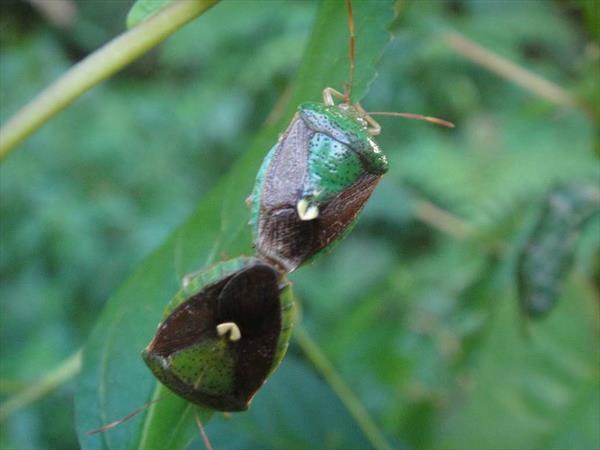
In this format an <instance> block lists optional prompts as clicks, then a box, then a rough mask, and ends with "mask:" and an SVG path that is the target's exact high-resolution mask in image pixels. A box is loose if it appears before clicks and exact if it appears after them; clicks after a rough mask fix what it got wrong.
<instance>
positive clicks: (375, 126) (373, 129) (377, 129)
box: [354, 102, 381, 136]
mask: <svg viewBox="0 0 600 450" xmlns="http://www.w3.org/2000/svg"><path fill="white" fill-rule="evenodd" d="M354 108H356V110H357V111H358V112H359V113H360V114H361V115H362V116H363V118H364V119H365V120H366V121H367V123H368V124H369V125H371V126H370V127H369V128H367V133H369V135H370V136H377V135H378V134H380V133H381V125H379V123H378V122H377V121H376V120H375V119H373V118H372V117H371V116H370V115H369V113H367V112H366V111H365V110H364V108H363V107H362V106H361V104H360V103H358V102H356V103H355V104H354Z"/></svg>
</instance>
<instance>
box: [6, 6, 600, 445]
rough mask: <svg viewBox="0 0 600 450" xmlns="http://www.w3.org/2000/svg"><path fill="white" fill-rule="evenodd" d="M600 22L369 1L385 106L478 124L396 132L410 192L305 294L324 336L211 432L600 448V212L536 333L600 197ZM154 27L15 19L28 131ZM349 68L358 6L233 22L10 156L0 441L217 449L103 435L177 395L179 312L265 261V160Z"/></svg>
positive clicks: (361, 33)
mask: <svg viewBox="0 0 600 450" xmlns="http://www.w3.org/2000/svg"><path fill="white" fill-rule="evenodd" d="M594 5H595V3H594V1H593V0H590V1H581V2H571V1H543V0H539V1H534V0H528V1H511V0H506V1H485V0H480V1H475V0H456V1H427V2H425V1H401V2H397V3H396V4H395V5H393V6H394V7H395V10H396V14H397V15H396V17H395V18H393V16H392V10H391V8H392V4H391V2H382V3H380V4H377V5H375V6H373V4H372V2H355V16H356V17H355V20H356V22H357V29H358V36H357V45H358V46H359V48H358V56H357V67H358V72H357V79H358V83H357V86H356V93H357V96H358V97H362V95H364V94H365V93H366V92H367V90H368V95H366V97H365V98H364V100H363V101H362V104H363V106H365V108H366V109H367V110H378V111H410V112H417V113H426V114H430V115H438V116H441V117H444V118H447V119H450V120H452V121H454V122H456V124H457V128H456V130H453V131H449V130H445V129H441V128H437V127H433V126H431V125H428V124H424V123H418V122H414V123H411V122H407V121H401V120H399V119H393V118H389V119H388V118H386V119H382V120H381V123H382V126H383V130H384V131H383V134H382V136H381V137H380V138H378V142H379V144H380V145H381V147H382V148H383V149H384V151H385V152H386V153H387V154H388V156H389V159H390V163H391V169H390V173H389V174H388V175H386V177H385V178H384V180H383V181H382V183H381V185H380V186H379V187H378V189H377V191H376V192H375V194H374V196H373V198H372V199H371V201H370V203H369V204H368V206H367V208H366V210H365V211H364V213H363V215H362V216H361V220H360V221H359V223H358V225H357V226H356V228H355V230H354V231H353V233H352V234H351V235H350V237H349V238H348V239H347V240H346V241H344V242H343V243H342V244H340V245H339V246H338V247H337V248H336V249H335V250H334V251H333V252H332V253H331V254H329V255H327V256H325V257H323V258H321V259H319V260H318V261H317V262H315V263H314V264H313V265H311V266H309V267H306V268H303V269H301V270H299V271H298V272H297V273H294V274H293V275H292V280H293V282H294V290H295V292H296V294H297V297H298V302H299V304H300V305H301V310H302V320H301V328H299V334H298V339H297V343H293V345H292V348H291V350H290V354H289V355H288V357H287V358H286V360H285V362H284V364H283V365H282V367H281V368H280V369H279V371H278V372H277V373H276V374H275V375H274V376H273V378H272V379H271V380H270V381H269V382H268V383H267V384H266V385H265V387H264V389H263V390H262V391H261V392H260V393H259V394H258V395H257V397H256V398H255V400H254V403H253V406H252V408H251V410H250V411H249V412H248V413H244V414H236V415H234V416H233V417H232V418H230V419H228V420H226V419H224V418H223V417H222V416H221V415H219V416H217V415H215V416H214V417H213V418H212V420H210V421H209V422H208V423H207V432H208V434H209V436H210V439H211V441H212V443H213V445H214V447H215V448H216V449H221V448H244V449H248V448H261V449H262V448H370V447H373V446H379V447H380V448H385V446H386V445H389V446H391V447H393V448H407V449H412V448H415V449H416V448H445V449H478V450H479V449H500V448H502V449H542V448H544V449H548V448H556V449H581V450H588V449H589V450H591V449H595V448H599V447H600V426H599V425H598V424H599V423H600V369H599V367H600V366H599V365H600V350H599V348H598V337H599V327H600V317H599V314H598V306H599V304H598V301H599V299H598V287H599V283H600V261H599V256H598V255H599V254H598V252H599V248H600V232H599V227H600V218H599V217H598V216H596V218H594V219H592V220H591V221H590V222H588V223H587V224H586V226H585V228H584V229H583V230H582V235H581V237H580V239H579V245H578V246H577V249H576V252H575V255H574V262H573V265H572V267H571V268H570V270H569V271H568V276H566V277H565V279H564V280H563V281H564V284H563V286H562V289H561V295H560V298H559V300H558V302H557V305H556V308H555V309H554V310H553V311H551V313H550V314H549V315H548V316H547V317H546V318H543V319H539V320H535V321H534V320H532V319H527V318H525V317H523V315H522V314H521V313H520V310H519V304H518V299H517V281H516V280H517V277H516V267H517V260H518V257H519V254H520V252H521V251H522V249H523V246H524V242H525V240H526V239H527V235H528V233H530V232H531V230H532V225H533V224H534V222H535V221H536V220H537V217H538V216H539V209H540V206H541V204H542V203H543V199H544V198H545V196H546V195H547V193H548V190H549V189H551V188H552V187H554V186H555V185H556V184H557V183H560V182H567V181H571V182H572V181H577V182H582V181H583V182H591V183H596V184H597V183H598V182H599V180H600V178H599V177H600V167H599V165H598V159H597V158H598V157H597V153H596V154H595V151H596V152H597V151H598V150H597V149H598V129H597V118H598V112H597V111H596V110H594V109H593V108H594V107H593V106H590V105H594V104H595V103H597V102H595V101H594V100H598V99H599V97H598V90H597V86H598V84H597V83H598V69H597V67H598V62H599V58H600V50H599V47H598V41H597V36H595V35H594V33H597V30H598V26H599V22H597V19H598V16H597V14H598V8H597V6H596V8H594ZM596 5H597V4H596ZM129 7H130V4H129V2H104V1H101V2H99V1H91V0H90V1H80V2H77V3H76V12H75V15H74V16H73V17H72V18H71V20H70V21H68V22H65V23H64V24H63V23H59V22H57V21H56V20H54V21H52V20H49V18H48V16H47V13H46V14H41V13H40V11H39V10H37V9H34V8H33V7H32V6H31V4H30V3H26V2H5V3H3V4H2V15H1V16H0V17H1V18H0V21H1V22H0V29H1V30H2V31H1V32H0V45H1V52H2V53H1V64H0V81H1V84H0V105H1V107H0V121H1V122H5V121H6V119H7V118H8V117H10V116H11V115H12V114H13V113H14V112H15V111H16V110H17V109H18V108H19V107H21V106H22V105H23V103H24V102H25V101H26V100H27V99H29V98H31V97H32V96H33V95H35V94H36V93H37V92H38V91H39V90H40V89H41V88H42V87H43V86H45V85H47V84H48V83H49V82H50V81H52V80H54V79H56V78H57V77H58V76H60V75H61V74H62V73H64V72H65V71H66V70H67V69H68V67H70V66H71V65H72V64H73V63H74V62H76V61H78V60H80V59H81V58H82V57H84V56H85V55H87V54H88V53H90V52H91V51H93V50H95V49H96V48H98V47H99V46H100V45H102V44H103V43H104V42H106V41H108V40H109V39H111V38H112V37H113V36H115V35H116V34H118V33H120V32H122V31H123V30H124V28H125V21H126V15H127V11H128V9H129ZM594 14H596V16H594ZM388 27H389V29H390V30H391V31H392V33H393V36H394V39H393V40H391V41H390V42H389V43H387V45H386V41H387V38H386V34H385V33H384V30H385V29H386V28H388ZM455 33H460V34H458V35H457V34H455ZM465 38H466V39H467V40H465ZM473 42H476V43H477V44H479V45H481V46H483V47H484V48H485V49H486V50H484V51H483V53H481V52H479V53H478V52H473V47H472V45H471V43H473ZM381 52H383V54H382V56H381V59H380V60H379V56H380V53H381ZM493 55H498V56H499V57H501V58H504V60H505V61H511V62H512V63H514V64H515V65H516V66H514V65H508V66H506V65H504V66H502V65H501V66H500V67H501V68H502V67H504V69H505V70H499V69H498V66H497V65H496V66H494V65H493V63H492V67H490V59H489V58H490V57H491V58H492V59H491V61H492V62H493V61H496V62H497V61H498V60H497V59H494V56H493ZM376 60H379V62H378V64H377V72H378V77H377V78H376V79H375V80H374V81H373V83H372V84H371V85H370V86H369V81H370V79H371V78H372V77H373V75H374V73H373V70H374V62H375V61H376ZM519 67H520V68H522V69H526V70H527V71H530V72H529V73H532V74H536V76H533V77H529V75H528V73H524V72H523V71H522V69H519ZM346 71H347V25H346V11H345V8H344V7H343V5H342V4H341V3H339V4H338V3H337V2H330V3H328V4H325V5H321V6H319V4H318V3H317V2H309V1H298V2H279V1H228V2H223V3H221V4H219V5H217V6H216V7H214V8H213V9H211V10H210V11H208V12H207V13H206V14H205V15H203V16H201V17H200V18H199V19H197V20H196V21H195V22H194V23H192V24H191V25H189V26H187V27H186V28H184V29H182V30H181V31H180V32H178V33H177V34H176V35H174V36H173V37H172V38H170V39H169V40H168V41H167V42H166V43H165V44H163V45H162V46H161V47H160V48H158V49H157V50H156V51H154V52H152V53H150V54H148V55H147V56H145V57H144V58H142V59H141V60H140V61H138V62H136V63H135V64H134V65H132V66H130V67H129V68H128V69H127V70H125V71H124V72H122V73H120V74H119V75H117V76H116V77H114V78H112V79H111V80H110V81H109V82H107V83H105V84H104V85H102V86H99V87H97V88H96V89H94V90H93V91H92V92H90V93H88V94H86V95H85V96H84V97H83V98H82V99H80V100H79V101H78V102H76V103H75V104H74V105H73V106H72V107H71V108H70V109H68V110H66V111H65V112H64V113H63V114H61V115H59V116H57V117H56V119H55V120H53V121H52V122H51V123H50V124H48V125H47V126H46V127H44V128H43V129H41V130H40V131H39V132H38V133H37V134H35V135H34V136H32V137H31V138H30V139H29V140H28V141H27V142H25V143H24V144H23V145H22V146H21V148H19V149H18V150H17V151H16V152H15V153H14V154H11V155H10V156H9V157H8V158H7V159H6V160H5V161H3V163H2V166H1V168H0V170H1V172H0V174H1V177H0V213H1V220H2V223H1V229H0V232H1V233H0V239H1V241H0V245H1V252H0V271H1V272H0V273H1V275H2V283H1V285H0V301H1V302H2V303H1V305H2V310H1V315H0V325H1V329H0V333H1V334H0V339H1V341H0V344H1V348H0V350H1V358H0V361H1V362H0V388H1V392H0V394H1V395H2V399H3V404H2V405H3V408H4V409H0V412H1V413H0V420H2V423H0V426H1V436H0V447H2V448H10V449H34V448H40V449H46V448H61V449H67V448H77V447H79V445H80V444H81V445H82V446H83V447H84V448H114V449H122V448H134V447H136V448H151V444H154V445H156V446H158V445H159V444H161V445H164V446H165V447H167V446H168V447H169V448H180V447H185V445H186V444H187V442H188V440H189V439H188V438H190V437H193V436H195V435H196V434H197V433H196V432H195V430H194V428H193V423H192V421H191V419H190V414H189V408H187V407H186V405H185V403H183V402H179V401H178V400H177V399H173V398H169V399H167V400H166V401H163V402H161V403H159V404H157V405H155V406H156V407H155V408H153V409H152V410H151V411H150V412H151V414H148V412H146V413H144V414H141V415H140V416H138V417H136V418H134V419H132V420H131V421H130V422H127V423H125V424H123V425H121V426H120V427H118V428H116V429H114V430H111V431H109V432H107V433H105V434H104V435H102V436H95V437H93V438H90V437H86V436H85V432H86V431H89V430H90V429H93V428H95V427H98V426H100V425H101V424H104V423H108V422H110V421H112V420H115V419H118V418H120V417H122V416H124V415H125V414H127V413H128V412H130V411H132V410H133V409H135V408H136V407H138V406H140V405H141V404H142V403H144V402H145V401H146V400H147V399H148V398H150V397H151V396H152V395H153V394H154V392H155V388H156V384H155V383H154V380H153V379H152V377H151V375H150V373H149V371H148V370H147V369H145V367H144V366H143V363H142V362H141V359H140V358H138V356H137V355H138V353H139V351H140V350H141V349H142V348H143V346H144V345H145V343H146V342H147V341H148V340H149V339H150V336H151V335H152V333H153V331H154V329H155V326H156V324H157V322H158V320H159V318H160V308H161V306H162V305H164V304H166V302H167V300H168V299H169V298H170V296H171V295H173V293H174V292H175V290H176V289H177V286H178V283H179V280H180V279H181V277H182V276H183V275H184V274H185V273H186V272H189V271H192V270H194V269H197V268H199V267H202V266H204V265H206V264H208V263H210V262H211V261H214V260H219V259H221V258H225V257H232V256H235V255H237V254H238V253H247V254H248V253H250V252H251V251H252V250H251V248H250V238H249V230H248V227H247V226H246V221H247V211H246V209H245V207H244V205H243V199H244V197H245V195H246V194H247V193H249V192H250V189H251V186H252V179H253V176H254V174H255V172H256V169H257V167H258V164H259V163H260V159H261V158H262V156H264V154H266V152H267V150H268V149H269V148H270V146H271V145H272V142H273V141H274V140H275V139H276V136H277V133H278V132H281V131H282V130H283V129H284V128H285V125H286V123H287V122H288V121H289V119H290V117H291V112H292V111H293V109H294V108H295V105H296V104H297V103H298V102H299V101H302V100H307V99H318V98H319V95H320V90H321V88H322V87H325V86H326V85H333V86H335V87H338V88H341V85H342V83H343V81H344V80H345V79H346V73H347V72H346ZM494 72H496V73H494ZM498 72H500V73H498ZM544 79H545V80H548V81H549V82H545V81H544ZM368 87H369V88H368ZM367 88H368V89H367ZM196 205H199V206H198V207H197V209H196V210H195V212H193V213H192V214H191V216H190V212H191V211H193V210H194V207H195V206H196ZM179 224H183V225H179ZM148 255H150V256H148ZM146 257H147V258H146ZM553 257H555V255H553V254H552V253H549V254H548V259H549V260H551V259H552V258H553ZM132 274H133V275H132ZM109 297H112V299H111V300H110V301H109V302H108V304H107V306H106V307H105V306H104V305H105V303H106V300H107V299H108V298H109ZM97 321H98V322H97ZM96 322H97V325H95V326H94V324H95V323H96ZM92 330H94V331H93V332H92ZM90 333H91V337H89V336H90ZM88 339H89V340H88ZM86 340H87V347H86V353H85V356H84V360H83V372H82V376H81V377H79V378H77V377H74V378H72V379H70V380H69V381H65V382H64V383H61V384H60V386H59V387H58V388H57V389H56V390H54V391H52V392H50V393H48V394H47V395H45V396H43V397H42V398H40V399H38V401H36V402H35V403H33V404H28V405H26V406H19V407H18V408H13V409H11V410H10V414H8V413H6V411H7V408H6V405H10V404H11V400H12V399H14V396H15V395H18V394H19V393H20V392H21V393H22V392H23V389H24V388H27V387H28V386H32V385H34V386H35V385H37V384H36V383H38V381H39V380H44V379H46V380H47V379H48V375H49V374H50V375H52V371H53V369H54V368H55V367H59V368H60V367H63V368H64V367H65V366H64V361H65V360H66V361H67V367H71V368H72V367H77V364H76V363H73V362H72V361H74V360H73V359H69V358H70V357H71V355H73V354H74V353H76V352H77V351H78V349H79V348H81V347H82V346H83V345H84V344H85V343H86ZM315 342H316V343H317V347H316V349H315V348H314V347H311V343H315ZM321 352H322V354H321ZM318 356H324V357H325V358H326V359H327V360H328V361H329V362H330V363H331V365H332V367H335V374H337V375H338V376H339V378H341V379H342V380H343V382H344V383H345V385H347V386H348V387H349V388H350V390H351V391H352V392H353V393H354V395H355V396H356V399H357V400H358V402H357V404H358V409H359V411H360V412H361V413H362V414H363V416H362V417H364V414H368V416H370V417H371V418H372V420H373V423H374V424H376V425H375V427H376V430H375V432H374V433H373V432H372V433H369V431H368V430H369V427H368V426H367V433H365V422H364V420H363V421H362V422H361V421H360V420H359V421H358V422H357V420H356V415H357V413H356V408H355V409H354V410H352V408H351V409H350V411H351V412H349V411H348V409H347V406H348V405H349V404H350V406H352V405H354V406H355V407H356V404H355V403H352V399H353V397H352V396H350V394H348V392H346V391H344V389H341V390H340V385H339V384H336V380H337V382H339V378H338V377H336V376H335V374H334V375H332V372H331V370H328V369H330V368H331V367H329V365H328V364H327V363H326V362H325V363H323V359H321V358H319V357H318ZM75 360H77V358H75ZM69 363H70V365H69ZM324 368H325V370H324ZM74 372H75V371H74V370H71V373H73V374H74ZM54 374H56V373H54ZM59 378H60V377H59ZM332 381H333V383H332ZM76 391H79V394H78V396H77V427H74V425H73V424H74V421H75V417H74V416H75V410H74V407H73V396H74V394H75V393H76ZM340 392H341V394H342V395H341V396H340V395H339V394H340ZM13 404H14V403H13ZM352 412H353V413H352ZM359 416H360V414H359ZM181 418H183V419H182V420H181V421H180V419H181ZM367 423H371V422H369V421H368V420H367ZM359 424H360V425H361V426H359ZM144 427H145V428H144ZM178 427H180V428H178ZM75 429H77V433H78V434H79V439H80V441H79V442H78V438H77V434H76V431H75ZM148 430H149V431H148ZM373 435H375V436H377V437H379V438H381V439H380V440H378V439H377V438H375V439H374V438H373ZM196 439H197V438H196ZM382 440H383V441H385V442H382ZM386 443H387V444H386ZM191 445H192V446H193V448H201V446H202V443H201V442H199V440H196V441H195V442H193V443H192V444H191Z"/></svg>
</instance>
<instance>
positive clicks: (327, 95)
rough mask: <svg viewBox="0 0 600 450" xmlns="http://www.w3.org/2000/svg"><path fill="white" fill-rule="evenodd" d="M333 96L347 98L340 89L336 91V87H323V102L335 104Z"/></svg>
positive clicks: (328, 104)
mask: <svg viewBox="0 0 600 450" xmlns="http://www.w3.org/2000/svg"><path fill="white" fill-rule="evenodd" d="M333 97H337V98H339V99H341V100H345V99H346V96H345V95H344V94H342V93H341V92H339V91H336V90H335V89H334V88H331V87H326V88H325V89H323V103H325V104H326V105H327V106H333V105H335V102H334V101H333Z"/></svg>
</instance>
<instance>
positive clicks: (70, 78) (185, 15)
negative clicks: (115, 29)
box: [0, 0, 218, 160]
mask: <svg viewBox="0 0 600 450" xmlns="http://www.w3.org/2000/svg"><path fill="white" fill-rule="evenodd" d="M217 1H218V0H178V1H174V2H173V3H170V4H168V5H167V6H166V7H165V8H164V9H161V10H160V11H159V12H157V13H156V14H155V15H153V16H151V17H150V18H148V19H147V20H145V21H144V22H142V23H140V24H139V25H138V26H136V27H135V28H133V29H131V30H129V31H127V32H125V33H123V34H122V35H120V36H118V37H116V38H115V39H113V40H112V41H110V42H109V43H108V44H106V45H104V46H103V47H102V48H100V49H99V50H97V51H95V52H94V53H92V54H91V55H89V56H88V57H86V58H85V59H84V60H83V61H81V62H79V63H77V64H75V65H74V66H73V67H72V68H71V69H70V70H69V71H68V72H67V73H65V74H64V75H63V76H62V77H60V78H59V79H58V80H56V81H55V82H54V83H52V84H51V85H50V86H48V87H47V88H46V89H45V90H43V91H42V92H41V93H40V94H38V96H37V97H35V98H34V99H33V100H31V101H30V102H29V103H28V104H27V105H25V106H24V107H23V108H22V109H21V110H20V111H18V112H17V113H16V114H15V115H14V116H13V117H11V118H10V119H9V120H8V121H7V122H6V124H4V126H3V127H2V128H1V129H0V160H2V159H4V158H5V157H6V155H8V153H9V152H10V151H11V150H12V149H14V148H15V147H16V146H17V145H18V144H20V143H21V142H23V141H24V140H25V139H26V138H27V137H28V136H30V135H31V134H32V133H33V132H34V131H36V130H37V129H38V128H40V127H41V126H42V125H43V124H44V123H46V122H47V121H48V120H50V119H51V118H52V117H53V116H55V115H56V114H58V113H59V112H60V111H62V110H63V109H65V108H66V107H67V106H69V105H70V104H71V103H72V102H73V101H75V100H76V99H77V98H78V97H80V96H81V95H82V94H84V93H85V92H86V91H88V90H90V89H91V88H92V87H94V86H95V85H97V84H99V83H100V82H101V81H103V80H105V79H107V78H109V77H110V76H111V75H113V74H115V73H116V72H118V71H119V70H120V69H122V68H123V67H125V66H126V65H127V64H129V63H130V62H132V61H134V60H135V59H137V58H139V57H140V56H141V55H143V54H144V53H146V52H147V51H148V50H150V49H151V48H153V47H155V46H156V45H158V44H159V43H160V42H162V41H163V40H164V39H166V38H167V37H168V36H170V35H171V34H173V33H174V32H175V31H177V30H178V29H179V28H181V27H182V26H183V25H185V24H186V23H187V22H189V21H190V20H192V19H194V18H195V17H197V16H198V15H200V14H202V13H203V12H204V11H206V10H207V9H208V8H210V7H211V6H213V5H214V4H215V3H216V2H217Z"/></svg>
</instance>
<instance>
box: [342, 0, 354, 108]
mask: <svg viewBox="0 0 600 450" xmlns="http://www.w3.org/2000/svg"><path fill="white" fill-rule="evenodd" d="M346 7H347V8H348V30H349V32H350V77H349V80H348V83H346V85H345V88H344V102H345V103H348V104H350V101H351V99H352V85H353V84H354V16H353V15H352V0H346Z"/></svg>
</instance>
